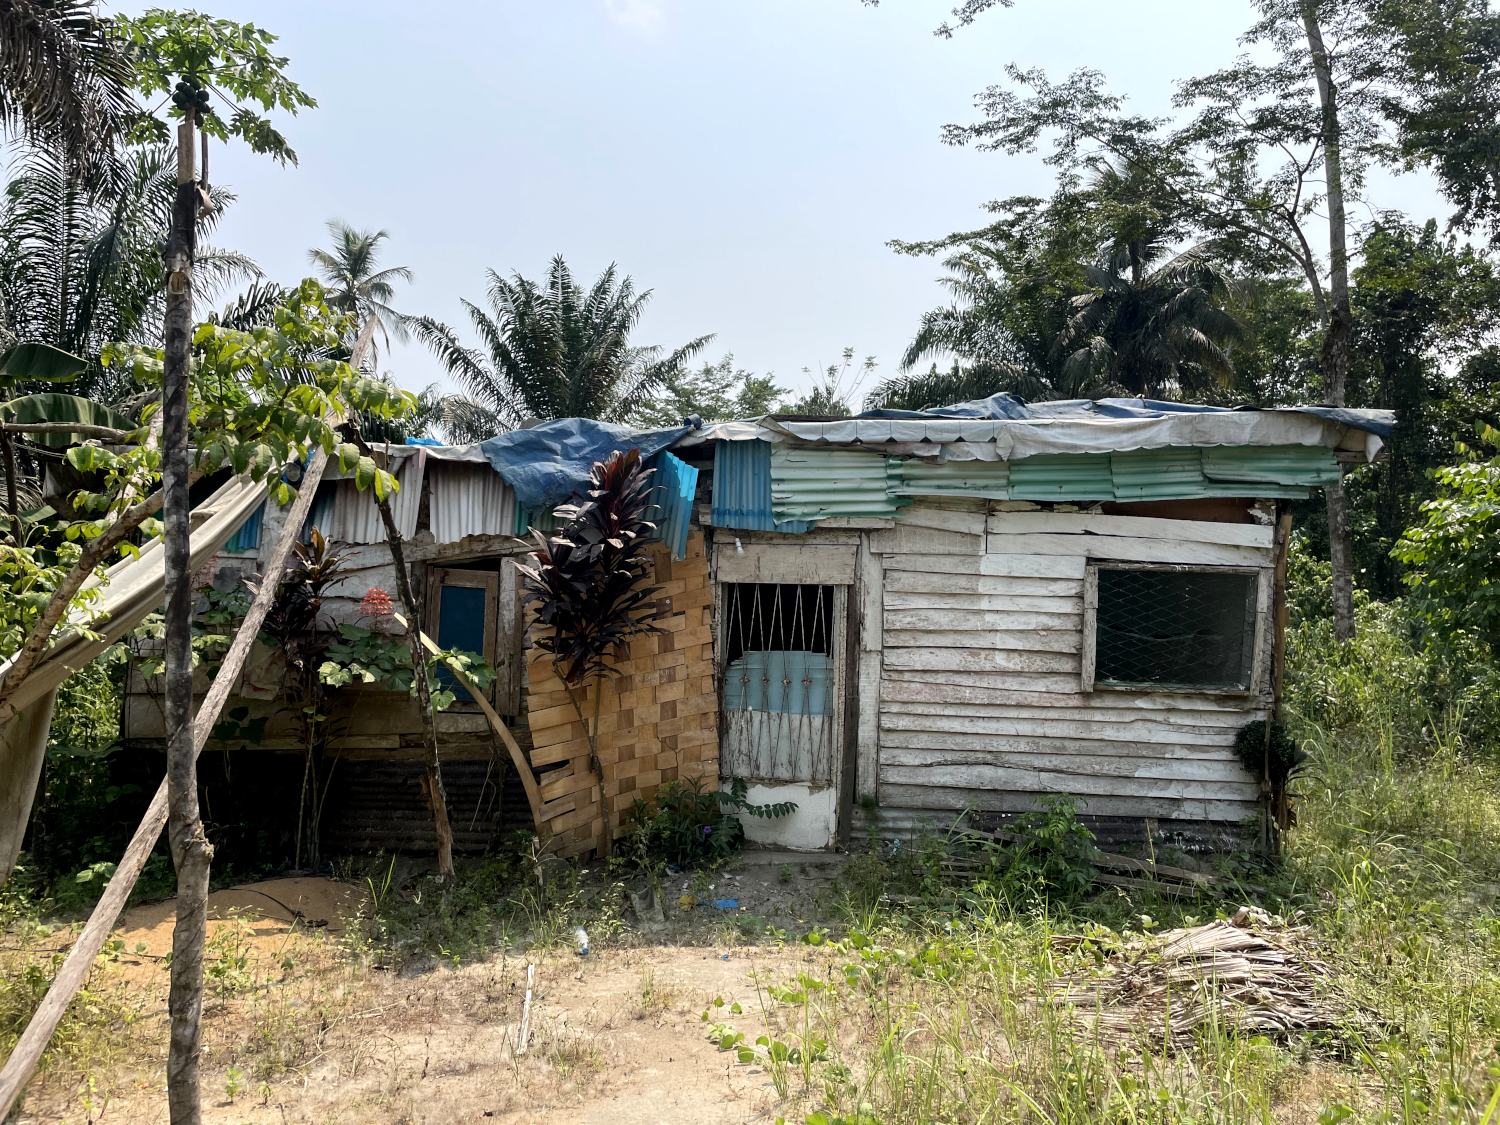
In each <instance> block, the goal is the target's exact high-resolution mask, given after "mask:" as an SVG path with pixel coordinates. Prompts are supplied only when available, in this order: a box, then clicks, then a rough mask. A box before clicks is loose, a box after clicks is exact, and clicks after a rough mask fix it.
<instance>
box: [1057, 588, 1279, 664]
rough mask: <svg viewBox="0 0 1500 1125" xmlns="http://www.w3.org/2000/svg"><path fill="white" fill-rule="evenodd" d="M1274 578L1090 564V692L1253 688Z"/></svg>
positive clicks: (1086, 651)
mask: <svg viewBox="0 0 1500 1125" xmlns="http://www.w3.org/2000/svg"><path fill="white" fill-rule="evenodd" d="M1268 576H1269V572H1268V571H1262V570H1260V569H1251V568H1241V567H1217V568H1213V569H1204V568H1192V567H1186V566H1155V565H1138V564H1131V563H1100V564H1098V565H1095V566H1090V567H1089V569H1088V571H1087V572H1086V574H1085V576H1084V609H1083V614H1084V617H1083V690H1084V691H1096V690H1109V689H1112V688H1113V689H1131V690H1136V691H1140V690H1147V691H1161V690H1165V691H1197V692H1236V693H1246V692H1249V691H1251V690H1252V689H1253V686H1254V681H1255V672H1256V668H1257V666H1258V664H1259V658H1260V634H1261V629H1260V623H1261V621H1262V620H1263V618H1262V616H1261V615H1262V614H1263V613H1264V612H1265V608H1266V604H1267V601H1268V598H1269V581H1268Z"/></svg>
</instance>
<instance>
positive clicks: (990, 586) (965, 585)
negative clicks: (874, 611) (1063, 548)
mask: <svg viewBox="0 0 1500 1125" xmlns="http://www.w3.org/2000/svg"><path fill="white" fill-rule="evenodd" d="M885 589H886V590H900V591H903V592H911V593H929V594H942V593H953V594H1005V595H1008V596H1010V597H1031V598H1046V597H1063V598H1067V597H1079V596H1081V595H1082V594H1083V579H1081V578H1023V577H1013V576H1010V575H987V574H953V573H951V572H948V573H944V572H939V571H936V570H932V571H921V570H893V571H891V572H890V574H888V575H887V576H886V579H885Z"/></svg>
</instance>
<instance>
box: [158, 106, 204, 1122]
mask: <svg viewBox="0 0 1500 1125" xmlns="http://www.w3.org/2000/svg"><path fill="white" fill-rule="evenodd" d="M194 119H195V115H194V111H193V109H192V108H191V107H189V108H187V109H185V110H184V111H183V119H182V124H181V125H180V126H179V127H178V129H177V197H176V200H175V201H174V203H173V207H172V229H171V233H170V234H169V235H168V236H167V244H166V248H165V251H164V254H163V257H164V258H165V259H166V269H167V294H166V324H165V333H164V334H165V355H164V363H163V373H162V493H163V497H164V503H163V512H164V515H165V520H164V523H165V536H164V539H165V543H164V548H165V549H164V559H165V565H166V601H165V603H164V606H163V616H164V617H165V629H166V646H165V647H166V672H165V680H166V690H165V693H164V694H165V702H166V707H165V712H166V728H167V793H168V798H169V810H170V811H169V817H168V833H167V838H168V841H169V842H170V844H171V847H172V862H173V865H174V866H175V867H176V868H177V921H176V924H175V925H174V926H173V928H172V983H171V989H170V992H169V994H168V999H167V1008H168V1010H169V1012H170V1014H171V1037H170V1042H169V1045H168V1049H167V1106H168V1110H169V1112H170V1117H171V1121H172V1125H199V1123H200V1122H201V1121H202V1117H203V1115H202V1107H201V1104H200V1100H199V1097H198V1058H199V1053H200V1051H201V1049H202V1019H203V943H204V938H205V931H206V929H207V926H208V879H209V870H210V867H211V865H212V863H213V855H214V851H213V847H212V846H211V845H210V844H209V842H208V838H207V837H206V836H205V835H204V833H203V820H202V818H201V817H200V816H199V811H198V763H197V755H196V754H194V753H193V627H192V617H193V602H194V599H195V594H194V591H193V589H192V575H191V574H190V573H189V569H188V568H189V566H190V565H191V564H190V559H189V557H190V555H191V552H192V547H191V543H190V535H191V529H190V528H189V526H188V512H189V510H190V508H191V506H192V505H191V502H190V500H189V498H188V429H189V426H188V400H189V386H188V380H189V350H190V348H191V346H192V336H193V251H194V242H195V237H194V235H195V231H196V227H197V219H198V183H197V176H196V175H195V174H194V157H195V156H196V155H197V148H198V145H197V136H196V132H195V129H194Z"/></svg>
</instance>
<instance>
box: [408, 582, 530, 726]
mask: <svg viewBox="0 0 1500 1125" xmlns="http://www.w3.org/2000/svg"><path fill="white" fill-rule="evenodd" d="M470 565H471V567H472V569H465V570H452V569H447V568H444V567H431V568H429V569H428V571H427V618H426V620H427V633H428V635H430V636H431V637H432V639H433V640H434V641H436V642H437V645H438V647H439V648H443V649H459V650H462V651H464V652H477V653H479V654H480V655H481V656H483V657H484V658H485V659H486V660H488V661H489V662H490V663H491V664H492V665H494V667H495V671H496V674H497V678H496V680H495V682H494V684H492V685H491V686H490V689H489V690H488V691H487V692H486V693H485V697H486V699H488V700H489V701H490V703H492V704H493V706H494V708H495V710H496V711H497V712H499V713H500V714H502V715H514V714H516V713H517V711H518V710H519V706H520V692H519V685H520V680H519V671H520V662H519V660H518V654H519V652H520V624H521V615H520V613H519V612H518V602H517V598H516V568H515V563H514V562H512V561H510V560H495V562H494V563H493V564H490V565H492V567H493V569H487V570H481V569H479V568H480V567H481V566H484V565H485V563H483V562H479V563H473V564H470ZM436 679H437V681H438V683H439V684H440V685H441V687H442V688H443V689H444V690H446V691H451V692H453V694H454V696H455V702H454V704H453V706H454V707H455V708H456V709H458V710H460V711H473V710H477V709H478V706H479V705H478V704H477V703H475V702H474V697H473V696H472V695H470V694H469V692H468V689H466V688H465V687H464V686H463V685H462V684H461V683H459V682H458V678H457V677H456V676H454V674H453V672H452V671H451V670H450V669H449V668H448V667H447V666H446V665H440V666H439V667H438V669H437V674H436Z"/></svg>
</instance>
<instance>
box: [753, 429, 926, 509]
mask: <svg viewBox="0 0 1500 1125" xmlns="http://www.w3.org/2000/svg"><path fill="white" fill-rule="evenodd" d="M900 487H901V464H900V462H899V461H898V460H896V459H895V458H893V457H884V456H881V455H880V454H876V453H859V452H846V451H844V450H840V449H788V448H786V447H785V446H777V447H776V448H774V449H773V450H772V451H771V510H772V511H773V513H774V514H775V515H776V517H777V518H778V519H804V520H820V519H829V518H831V517H834V516H860V517H873V518H876V519H891V518H892V517H894V516H895V515H896V512H897V509H899V508H901V507H903V506H905V505H907V504H910V503H912V500H911V498H910V497H906V496H901V495H899V494H898V493H899V489H900Z"/></svg>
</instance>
